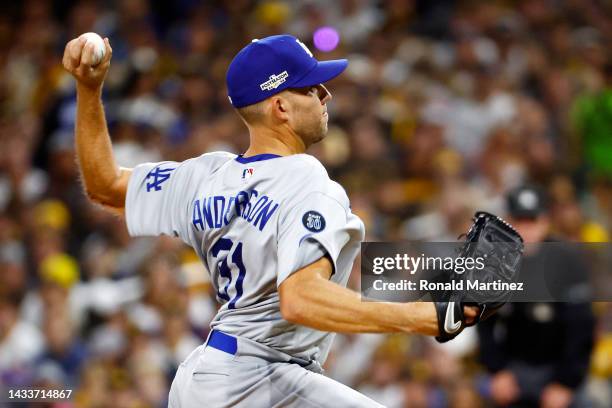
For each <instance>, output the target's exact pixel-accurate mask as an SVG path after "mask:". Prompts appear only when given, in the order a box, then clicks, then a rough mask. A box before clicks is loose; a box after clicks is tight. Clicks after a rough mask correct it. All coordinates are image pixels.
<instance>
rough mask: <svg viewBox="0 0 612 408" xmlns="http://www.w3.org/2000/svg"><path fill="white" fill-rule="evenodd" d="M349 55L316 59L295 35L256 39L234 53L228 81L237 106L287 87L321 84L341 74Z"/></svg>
mask: <svg viewBox="0 0 612 408" xmlns="http://www.w3.org/2000/svg"><path fill="white" fill-rule="evenodd" d="M347 65H348V61H347V60H346V59H339V60H331V61H317V60H316V59H315V58H314V57H313V56H312V52H310V50H309V49H308V48H307V47H306V46H305V45H304V44H303V43H302V42H301V41H300V40H298V39H297V38H295V37H294V36H292V35H273V36H271V37H266V38H263V39H261V40H257V39H256V40H253V41H252V42H251V43H250V44H249V45H247V46H246V47H244V48H243V49H242V50H240V52H239V53H238V54H237V55H236V56H235V57H234V59H233V60H232V62H231V63H230V66H229V68H228V70H227V76H226V83H227V90H228V94H229V99H230V102H231V104H232V105H233V106H234V107H235V108H242V107H244V106H248V105H252V104H254V103H257V102H260V101H263V100H264V99H266V98H269V97H270V96H272V95H275V94H277V93H279V92H281V91H283V90H285V89H287V88H302V87H305V86H313V85H318V84H322V83H324V82H327V81H329V80H330V79H333V78H335V77H337V76H338V75H340V73H342V71H344V69H345V68H346V67H347Z"/></svg>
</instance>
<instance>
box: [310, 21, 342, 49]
mask: <svg viewBox="0 0 612 408" xmlns="http://www.w3.org/2000/svg"><path fill="white" fill-rule="evenodd" d="M312 37H313V41H314V45H315V47H316V48H317V49H319V50H321V51H324V52H328V51H332V50H333V49H334V48H336V46H337V45H338V43H339V42H340V34H338V31H337V30H336V29H335V28H333V27H321V28H319V29H317V30H316V31H315V32H314V34H313V36H312Z"/></svg>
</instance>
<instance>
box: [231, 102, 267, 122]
mask: <svg viewBox="0 0 612 408" xmlns="http://www.w3.org/2000/svg"><path fill="white" fill-rule="evenodd" d="M264 104H265V101H261V102H257V103H254V104H252V105H248V106H244V107H242V108H237V109H236V111H238V114H239V115H240V117H241V118H242V120H244V121H245V122H246V123H247V124H255V123H258V122H261V121H262V120H263V119H264V118H265V116H266V110H265V106H264Z"/></svg>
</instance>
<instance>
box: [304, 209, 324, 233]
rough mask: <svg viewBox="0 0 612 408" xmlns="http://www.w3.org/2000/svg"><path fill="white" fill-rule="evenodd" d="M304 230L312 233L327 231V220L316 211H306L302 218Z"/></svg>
mask: <svg viewBox="0 0 612 408" xmlns="http://www.w3.org/2000/svg"><path fill="white" fill-rule="evenodd" d="M302 224H304V228H306V229H307V230H308V231H311V232H321V231H323V230H324V229H325V218H323V216H322V215H321V214H320V213H318V212H316V211H312V210H310V211H306V213H304V216H303V217H302Z"/></svg>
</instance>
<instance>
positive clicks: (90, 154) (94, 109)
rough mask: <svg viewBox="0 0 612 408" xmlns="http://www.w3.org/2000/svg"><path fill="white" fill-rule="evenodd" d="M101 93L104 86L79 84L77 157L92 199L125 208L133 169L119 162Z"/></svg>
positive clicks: (76, 131)
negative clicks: (89, 86)
mask: <svg viewBox="0 0 612 408" xmlns="http://www.w3.org/2000/svg"><path fill="white" fill-rule="evenodd" d="M101 93H102V90H101V87H100V88H96V89H92V88H88V87H85V86H81V85H77V115H76V124H75V139H76V151H77V157H78V161H79V167H80V169H81V174H82V176H83V182H84V184H85V189H86V191H87V194H88V196H89V197H90V198H91V199H93V200H95V201H96V202H99V203H100V204H104V205H107V206H110V207H115V208H122V207H123V206H124V203H125V191H126V186H127V182H126V179H127V178H129V173H130V170H129V169H120V168H119V166H118V165H117V163H116V162H115V158H114V156H113V150H112V145H111V140H110V136H109V134H108V129H107V126H106V118H105V115H104V107H103V106H102V99H101Z"/></svg>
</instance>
